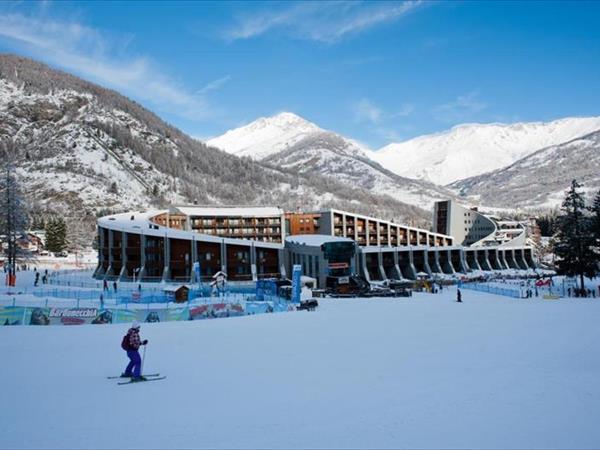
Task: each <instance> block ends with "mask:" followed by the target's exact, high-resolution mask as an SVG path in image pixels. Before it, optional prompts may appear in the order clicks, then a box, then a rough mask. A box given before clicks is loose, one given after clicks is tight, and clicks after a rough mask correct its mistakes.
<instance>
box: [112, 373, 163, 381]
mask: <svg viewBox="0 0 600 450" xmlns="http://www.w3.org/2000/svg"><path fill="white" fill-rule="evenodd" d="M159 375H160V373H148V374H145V375H144V376H145V377H157V376H159ZM106 378H107V379H109V380H116V379H118V378H129V377H122V376H121V375H117V376H113V377H106Z"/></svg>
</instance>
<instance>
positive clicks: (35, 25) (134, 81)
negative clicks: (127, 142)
mask: <svg viewBox="0 0 600 450" xmlns="http://www.w3.org/2000/svg"><path fill="white" fill-rule="evenodd" d="M0 38H4V39H8V40H10V41H13V42H16V43H17V44H19V45H21V46H24V47H25V48H26V49H27V50H29V52H30V53H31V54H32V55H33V56H34V57H36V58H39V59H41V60H43V61H46V62H49V63H51V64H55V65H58V66H61V67H63V68H65V69H67V70H70V71H73V72H76V73H77V74H79V75H81V76H83V77H85V78H89V79H91V80H93V81H96V82H99V83H101V84H103V85H105V86H109V87H112V88H115V89H118V90H121V91H123V93H125V94H127V95H131V96H133V97H136V98H138V99H141V100H145V101H148V102H150V103H152V104H153V105H155V106H156V107H157V108H158V109H162V110H165V111H167V112H170V113H173V114H176V115H178V116H181V117H185V118H187V119H191V120H203V119H206V118H208V117H209V116H210V115H211V109H212V108H211V107H210V106H209V104H208V102H207V100H206V99H205V98H204V97H203V96H202V95H198V94H194V93H193V92H191V91H189V90H187V89H185V88H184V87H183V86H181V85H180V84H179V83H177V82H175V81H174V80H172V79H171V78H170V77H169V76H168V75H167V74H165V73H163V72H162V71H161V70H160V68H158V67H156V65H155V64H153V63H152V62H151V60H150V59H149V58H147V57H144V56H134V57H132V56H131V55H128V54H126V53H127V52H126V50H127V48H126V47H127V44H128V41H129V39H130V37H122V36H121V37H119V38H111V36H108V35H106V34H104V33H101V32H100V31H98V30H96V29H94V28H91V27H87V26H85V25H82V24H80V23H78V22H74V21H72V22H69V21H64V20H54V19H51V18H48V17H42V16H35V17H34V16H25V15H22V14H3V15H0ZM217 81H218V80H217ZM225 81H227V80H224V81H222V82H221V84H223V83H224V82H225ZM217 87H218V86H217ZM205 88H209V89H208V90H211V89H210V88H211V87H210V84H209V85H207V86H205ZM214 88H216V87H214V86H213V89H214ZM205 92H206V91H205ZM205 92H200V94H204V93H205Z"/></svg>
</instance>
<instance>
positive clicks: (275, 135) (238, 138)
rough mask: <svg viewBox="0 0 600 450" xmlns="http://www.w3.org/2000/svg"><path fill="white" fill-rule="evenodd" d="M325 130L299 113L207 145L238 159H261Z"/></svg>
mask: <svg viewBox="0 0 600 450" xmlns="http://www.w3.org/2000/svg"><path fill="white" fill-rule="evenodd" d="M322 131H323V130H321V128H319V127H318V126H317V125H315V124H314V123H312V122H309V121H308V120H306V119H304V118H302V117H300V116H299V115H297V114H294V113H292V112H281V113H279V114H276V115H274V116H270V117H261V118H259V119H257V120H255V121H254V122H251V123H249V124H247V125H244V126H242V127H240V128H235V129H233V130H229V131H227V132H226V133H225V134H223V135H221V136H219V137H216V138H214V139H211V140H210V141H208V145H211V146H213V147H217V148H220V149H221V150H225V151H226V152H228V153H232V154H234V155H237V156H248V157H250V158H252V159H257V160H258V159H263V158H265V157H267V156H269V155H271V154H273V153H276V152H279V151H281V150H285V148H287V147H289V146H292V145H294V144H295V143H296V142H298V141H299V140H301V139H303V138H305V137H307V136H309V135H311V134H314V133H320V132H322Z"/></svg>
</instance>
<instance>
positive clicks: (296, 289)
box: [292, 264, 302, 303]
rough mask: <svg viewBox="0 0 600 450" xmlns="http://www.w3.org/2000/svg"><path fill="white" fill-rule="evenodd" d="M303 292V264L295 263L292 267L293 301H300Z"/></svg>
mask: <svg viewBox="0 0 600 450" xmlns="http://www.w3.org/2000/svg"><path fill="white" fill-rule="evenodd" d="M301 293H302V266H301V265H300V264H294V267H293V269H292V303H300V294H301Z"/></svg>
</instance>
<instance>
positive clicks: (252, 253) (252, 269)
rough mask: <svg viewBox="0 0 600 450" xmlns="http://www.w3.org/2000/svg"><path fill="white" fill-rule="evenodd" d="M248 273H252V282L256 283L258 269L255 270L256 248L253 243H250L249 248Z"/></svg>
mask: <svg viewBox="0 0 600 450" xmlns="http://www.w3.org/2000/svg"><path fill="white" fill-rule="evenodd" d="M284 266H285V261H284ZM250 272H251V273H252V281H257V280H258V269H257V268H256V247H255V246H254V242H252V245H251V247H250Z"/></svg>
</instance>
